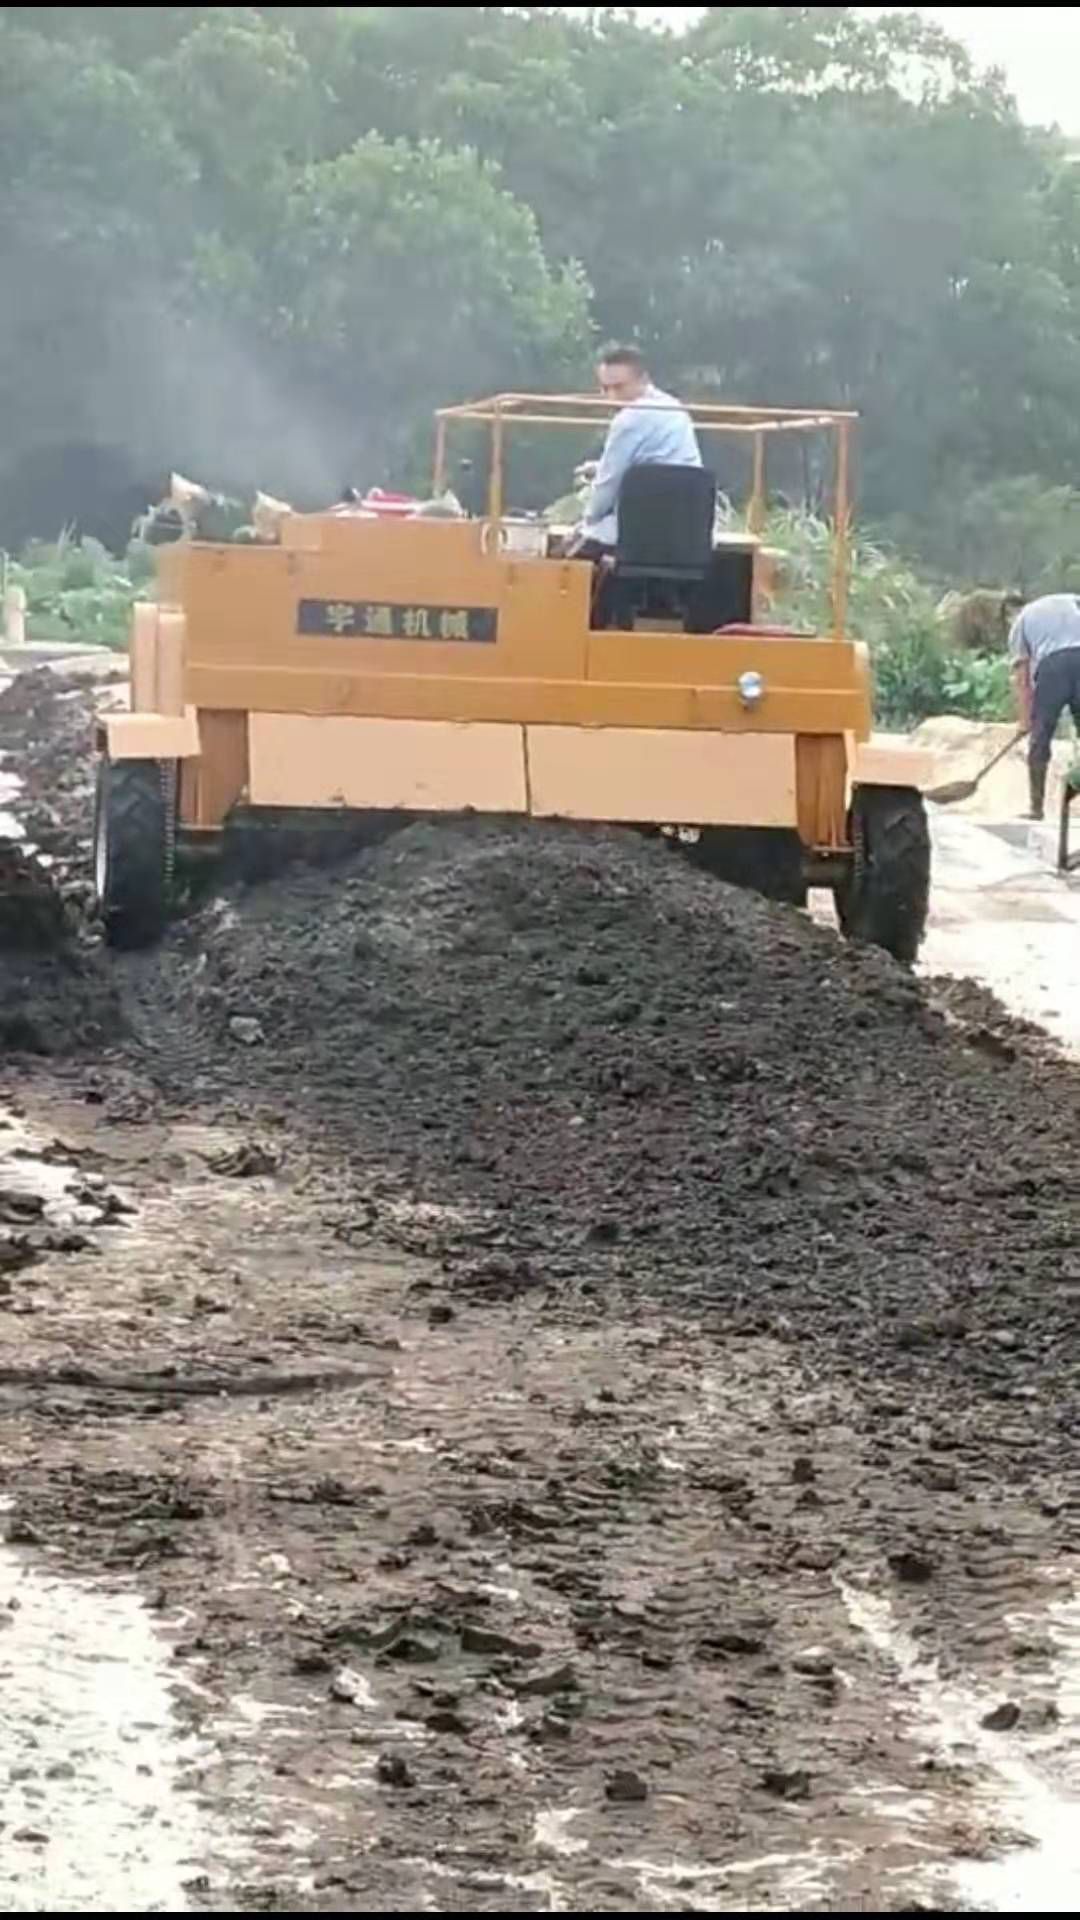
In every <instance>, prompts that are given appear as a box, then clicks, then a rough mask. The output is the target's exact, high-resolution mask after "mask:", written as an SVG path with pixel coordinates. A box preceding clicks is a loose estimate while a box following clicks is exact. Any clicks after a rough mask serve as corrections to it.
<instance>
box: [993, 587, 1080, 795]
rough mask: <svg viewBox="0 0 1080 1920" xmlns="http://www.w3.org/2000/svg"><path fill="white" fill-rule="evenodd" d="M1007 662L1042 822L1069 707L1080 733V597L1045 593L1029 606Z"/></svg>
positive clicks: (1014, 631)
mask: <svg viewBox="0 0 1080 1920" xmlns="http://www.w3.org/2000/svg"><path fill="white" fill-rule="evenodd" d="M1009 659H1010V661H1011V664H1012V670H1013V677H1014V680H1015V683H1016V703H1017V709H1018V711H1019V714H1020V718H1021V720H1022V722H1023V724H1024V726H1025V727H1027V729H1028V731H1029V734H1030V740H1029V744H1028V779H1029V782H1030V785H1031V818H1032V819H1033V820H1041V819H1042V817H1043V805H1044V802H1045V798H1046V773H1047V768H1048V767H1049V765H1050V749H1051V746H1052V745H1053V740H1054V734H1055V733H1056V732H1057V724H1058V721H1059V720H1060V719H1061V716H1062V714H1063V713H1064V711H1065V709H1066V707H1068V708H1069V709H1070V711H1071V713H1072V717H1073V725H1074V727H1075V728H1076V730H1077V732H1078V733H1080V597H1078V596H1077V595H1076V594H1074V593H1045V594H1043V596H1042V599H1041V600H1032V601H1030V602H1029V604H1028V605H1027V606H1026V607H1025V608H1024V610H1023V612H1022V613H1021V614H1020V616H1019V618H1018V619H1017V620H1015V621H1014V623H1013V629H1012V632H1011V633H1010V635H1009Z"/></svg>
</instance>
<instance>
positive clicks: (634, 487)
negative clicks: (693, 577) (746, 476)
mask: <svg viewBox="0 0 1080 1920" xmlns="http://www.w3.org/2000/svg"><path fill="white" fill-rule="evenodd" d="M715 514H716V481H715V480H714V479H713V476H712V474H711V473H709V472H708V471H707V470H706V469H705V468H704V467H660V466H640V467H631V468H630V469H629V471H628V472H627V474H626V476H625V478H624V480H623V483H622V486H621V487H620V489H619V539H618V545H617V547H616V549H615V565H616V568H617V569H619V570H621V569H623V568H633V569H634V570H635V571H639V570H640V571H641V572H642V573H649V572H659V573H686V574H695V573H703V572H704V571H705V569H706V567H707V566H708V564H709V557H710V555H711V553H712V541H713V521H714V518H715Z"/></svg>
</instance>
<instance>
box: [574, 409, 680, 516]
mask: <svg viewBox="0 0 1080 1920" xmlns="http://www.w3.org/2000/svg"><path fill="white" fill-rule="evenodd" d="M700 465H701V451H700V449H699V447H698V443H697V435H696V434H695V432H694V426H693V422H692V420H691V418H690V415H689V414H688V413H687V411H686V408H685V407H684V406H683V405H682V402H681V401H679V400H676V399H674V398H673V397H672V395H671V394H670V393H661V391H660V388H659V387H647V388H646V389H645V392H644V393H643V394H642V397H641V399H640V400H636V401H635V402H634V403H633V405H632V406H629V407H623V408H622V409H621V410H620V411H619V412H618V413H617V414H616V415H615V418H614V419H613V420H612V422H611V425H610V427H609V428H608V435H607V439H606V440H605V442H604V451H603V453H602V455H601V456H600V465H599V466H598V467H597V469H596V476H595V478H594V480H593V483H592V486H591V487H590V488H589V494H588V498H587V500H586V502H585V512H584V516H583V519H582V526H581V532H582V536H583V538H584V539H586V540H597V541H599V542H600V543H601V544H602V545H603V546H605V547H613V546H614V545H615V543H616V541H617V539H618V535H619V515H618V504H619V489H620V487H621V486H622V483H623V480H624V478H625V476H626V474H627V473H628V472H629V470H630V468H631V467H700Z"/></svg>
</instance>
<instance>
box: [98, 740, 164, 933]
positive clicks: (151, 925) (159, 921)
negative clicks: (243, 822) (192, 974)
mask: <svg viewBox="0 0 1080 1920" xmlns="http://www.w3.org/2000/svg"><path fill="white" fill-rule="evenodd" d="M175 838H176V765H175V762H174V761H170V760H109V759H107V758H105V757H102V759H101V760H100V761H99V762H98V772H97V793H96V799H95V807H94V891H95V893H96V895H97V901H98V909H99V912H100V914H101V918H102V920H103V922H104V926H105V938H106V940H107V941H108V943H109V945H110V946H111V947H123V948H127V949H132V948H136V947H149V946H152V945H153V943H154V941H155V940H158V939H160V938H161V935H162V933H163V932H164V931H165V926H166V923H167V921H168V917H169V903H170V898H171V893H172V873H173V852H174V846H175Z"/></svg>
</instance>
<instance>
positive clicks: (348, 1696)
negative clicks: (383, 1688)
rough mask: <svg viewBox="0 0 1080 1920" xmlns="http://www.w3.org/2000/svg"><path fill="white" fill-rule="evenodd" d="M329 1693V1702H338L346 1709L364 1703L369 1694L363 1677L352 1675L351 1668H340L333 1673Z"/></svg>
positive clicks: (369, 1690)
mask: <svg viewBox="0 0 1080 1920" xmlns="http://www.w3.org/2000/svg"><path fill="white" fill-rule="evenodd" d="M329 1691H330V1698H331V1700H340V1701H341V1702H342V1704H343V1705H344V1706H347V1707H355V1706H357V1705H360V1704H362V1703H364V1702H366V1701H367V1700H368V1698H369V1696H370V1693H371V1689H370V1687H369V1686H368V1683H367V1681H366V1680H365V1679H364V1677H363V1675H362V1674H359V1673H354V1672H353V1670H352V1668H351V1667H342V1668H341V1669H340V1670H339V1671H338V1672H337V1673H335V1675H334V1677H333V1679H332V1680H331V1682H330V1689H329Z"/></svg>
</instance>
